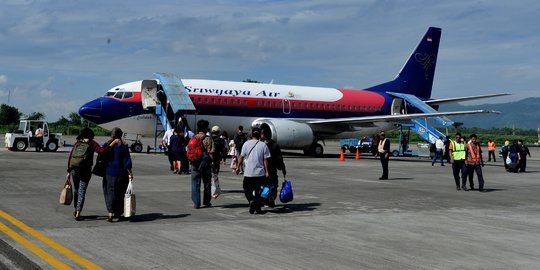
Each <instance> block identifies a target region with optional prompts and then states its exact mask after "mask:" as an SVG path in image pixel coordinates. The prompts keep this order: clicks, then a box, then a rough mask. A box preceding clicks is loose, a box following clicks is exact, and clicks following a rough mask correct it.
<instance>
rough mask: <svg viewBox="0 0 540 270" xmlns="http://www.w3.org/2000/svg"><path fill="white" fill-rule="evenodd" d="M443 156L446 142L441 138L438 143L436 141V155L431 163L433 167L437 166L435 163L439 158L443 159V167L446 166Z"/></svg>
mask: <svg viewBox="0 0 540 270" xmlns="http://www.w3.org/2000/svg"><path fill="white" fill-rule="evenodd" d="M443 156H444V142H443V137H442V136H441V137H439V139H437V141H435V155H434V156H433V160H432V161H431V166H433V165H434V164H435V161H437V157H440V158H441V166H444V162H443Z"/></svg>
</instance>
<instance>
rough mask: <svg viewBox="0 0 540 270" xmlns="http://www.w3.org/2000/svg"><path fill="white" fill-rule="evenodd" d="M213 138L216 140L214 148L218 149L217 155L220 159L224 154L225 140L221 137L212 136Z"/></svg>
mask: <svg viewBox="0 0 540 270" xmlns="http://www.w3.org/2000/svg"><path fill="white" fill-rule="evenodd" d="M212 140H213V141H214V149H216V153H215V154H216V157H217V158H218V159H219V158H221V156H222V155H223V152H224V149H225V142H224V141H223V139H222V138H220V137H215V138H214V137H212Z"/></svg>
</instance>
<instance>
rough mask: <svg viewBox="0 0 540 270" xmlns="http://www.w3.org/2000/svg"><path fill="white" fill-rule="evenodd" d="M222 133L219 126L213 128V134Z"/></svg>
mask: <svg viewBox="0 0 540 270" xmlns="http://www.w3.org/2000/svg"><path fill="white" fill-rule="evenodd" d="M220 131H221V129H220V128H219V126H213V127H212V131H211V132H212V133H219V132H220Z"/></svg>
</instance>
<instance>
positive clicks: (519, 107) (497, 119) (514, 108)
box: [439, 98, 540, 130]
mask: <svg viewBox="0 0 540 270" xmlns="http://www.w3.org/2000/svg"><path fill="white" fill-rule="evenodd" d="M439 110H440V111H465V110H494V111H499V112H501V114H499V115H496V114H477V115H465V116H452V117H451V119H452V120H453V121H455V122H463V123H464V124H463V126H464V127H480V128H491V127H496V128H504V127H508V128H513V127H515V128H521V129H525V130H528V129H534V130H536V129H537V127H538V125H540V98H526V99H522V100H520V101H515V102H508V103H499V104H483V105H468V106H465V105H461V104H459V103H454V104H447V105H441V106H440V108H439Z"/></svg>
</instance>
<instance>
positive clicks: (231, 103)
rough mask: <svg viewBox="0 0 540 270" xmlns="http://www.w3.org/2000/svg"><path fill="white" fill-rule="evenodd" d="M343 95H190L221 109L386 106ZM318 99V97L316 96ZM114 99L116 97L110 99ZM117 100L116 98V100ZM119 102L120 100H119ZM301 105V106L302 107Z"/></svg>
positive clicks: (371, 95)
mask: <svg viewBox="0 0 540 270" xmlns="http://www.w3.org/2000/svg"><path fill="white" fill-rule="evenodd" d="M337 90H338V91H340V92H341V93H342V94H343V97H342V98H340V99H339V100H336V101H332V102H328V101H318V100H317V99H316V98H313V99H301V100H300V99H295V98H294V97H291V98H260V97H258V98H254V97H243V96H238V97H233V96H223V95H221V96H218V95H201V94H190V95H189V96H190V97H191V99H192V100H193V104H194V105H207V106H221V107H246V106H247V107H261V108H283V104H282V102H285V105H287V104H286V102H289V103H290V107H292V108H293V109H301V110H326V111H351V110H352V111H363V112H370V111H371V112H372V111H376V110H377V109H378V108H381V107H383V106H384V102H385V99H384V96H382V95H381V94H379V93H376V92H371V91H366V90H351V89H337ZM315 97H316V95H315ZM110 98H114V97H112V96H111V97H110ZM114 99H116V98H114ZM117 100H118V99H117ZM141 100H142V98H141V92H134V93H133V97H131V98H127V99H123V100H120V101H121V102H141ZM300 104H301V105H300Z"/></svg>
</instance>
